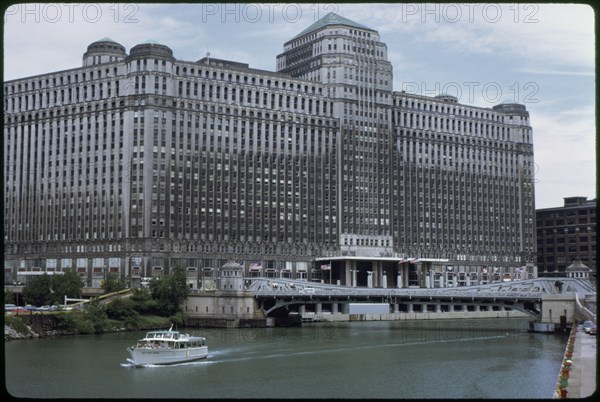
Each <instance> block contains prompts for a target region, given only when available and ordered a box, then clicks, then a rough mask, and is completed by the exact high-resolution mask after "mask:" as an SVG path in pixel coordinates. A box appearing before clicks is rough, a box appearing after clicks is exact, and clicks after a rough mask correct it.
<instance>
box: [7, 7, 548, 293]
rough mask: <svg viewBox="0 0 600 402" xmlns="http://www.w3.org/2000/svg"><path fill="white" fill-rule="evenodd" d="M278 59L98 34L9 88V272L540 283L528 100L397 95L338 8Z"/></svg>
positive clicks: (372, 34)
mask: <svg viewBox="0 0 600 402" xmlns="http://www.w3.org/2000/svg"><path fill="white" fill-rule="evenodd" d="M277 70H278V71H277V72H271V71H264V70H257V69H253V68H250V67H249V66H248V65H247V64H243V63H239V62H232V61H226V60H219V59H214V58H203V59H201V60H198V61H183V60H178V59H176V58H175V57H174V56H173V54H172V51H171V49H170V48H169V47H167V46H165V45H162V44H159V43H156V42H146V43H143V44H139V45H137V46H134V47H133V48H131V49H130V51H129V53H127V52H126V50H125V48H124V47H123V46H122V45H120V44H118V43H116V42H114V41H112V40H110V39H102V40H100V41H97V42H94V43H92V44H91V45H89V46H88V49H87V51H86V52H85V53H84V55H83V67H80V68H74V69H71V70H65V71H59V72H53V73H48V74H44V75H40V76H34V77H27V78H23V79H18V80H12V81H8V82H5V83H4V95H5V97H4V150H3V151H4V183H5V187H4V189H5V215H4V217H5V220H4V222H5V227H4V229H5V239H4V244H5V279H7V280H15V279H18V280H23V279H24V278H25V279H26V277H27V275H28V274H30V275H35V274H36V273H42V272H50V273H54V272H61V271H65V270H76V271H77V272H79V273H80V274H81V276H82V277H83V278H84V280H85V282H86V284H87V285H88V286H92V287H95V286H98V284H99V283H100V282H101V281H102V279H103V278H104V277H105V276H106V275H107V273H114V274H120V275H123V276H125V277H127V278H129V279H130V280H131V281H132V283H133V284H135V283H136V282H137V281H138V280H139V278H143V277H149V276H160V275H163V274H165V273H166V272H168V271H169V269H170V267H172V266H174V265H175V264H177V263H180V264H182V265H183V266H184V267H186V268H187V270H188V276H189V278H190V283H191V284H192V286H194V287H195V286H198V283H199V280H202V278H203V277H204V276H205V275H210V272H211V269H214V268H219V267H221V266H222V265H223V264H224V263H225V262H226V261H229V260H231V259H235V260H236V261H238V262H240V263H241V264H242V266H243V267H244V269H245V275H249V276H251V275H265V276H283V277H293V278H306V279H309V280H321V279H322V280H324V281H326V282H328V281H330V280H331V281H332V282H334V283H336V282H337V281H339V282H340V283H341V284H347V285H359V286H362V285H366V284H367V283H368V281H372V283H373V285H374V286H382V285H383V284H384V283H387V286H398V285H399V283H398V281H400V282H401V283H400V285H402V286H463V285H467V284H474V283H486V282H489V281H494V280H496V281H497V280H502V279H507V278H515V277H523V278H524V277H533V276H536V275H537V273H536V267H535V243H534V213H535V207H534V189H533V180H532V179H533V177H532V173H533V171H532V169H531V166H532V164H533V139H532V132H531V127H530V125H529V113H528V112H527V111H526V109H525V107H524V106H523V105H520V104H511V103H504V104H499V105H496V106H494V107H492V108H480V107H473V106H468V105H463V104H459V103H457V99H456V98H454V97H452V96H449V95H444V94H440V95H439V96H436V97H427V96H420V95H414V94H409V93H405V92H394V91H393V89H392V81H393V80H392V66H391V64H390V62H389V61H388V60H387V47H386V45H385V44H384V43H383V42H381V41H380V38H379V34H378V32H377V31H375V30H373V29H371V28H368V27H365V26H363V25H360V24H357V23H355V22H353V21H350V20H348V19H346V18H343V17H341V16H338V15H336V14H333V13H331V14H328V15H327V16H325V17H324V18H322V19H321V20H319V21H318V22H316V23H314V24H313V25H311V26H310V27H308V28H307V29H305V30H304V31H302V32H301V33H300V34H298V35H297V36H296V37H294V38H293V39H291V40H290V41H288V42H286V43H285V44H284V50H283V53H282V54H280V55H278V56H277ZM212 272H214V270H213V271H212Z"/></svg>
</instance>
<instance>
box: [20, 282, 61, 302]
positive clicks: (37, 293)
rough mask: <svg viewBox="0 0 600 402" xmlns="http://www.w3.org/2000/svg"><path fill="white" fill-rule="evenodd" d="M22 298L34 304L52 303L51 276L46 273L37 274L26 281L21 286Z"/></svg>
mask: <svg viewBox="0 0 600 402" xmlns="http://www.w3.org/2000/svg"><path fill="white" fill-rule="evenodd" d="M23 300H25V303H28V304H32V305H34V306H45V305H48V304H54V295H53V294H52V278H51V277H50V276H49V275H47V274H44V275H38V276H35V277H33V278H31V279H30V280H29V281H27V284H26V285H25V286H24V287H23Z"/></svg>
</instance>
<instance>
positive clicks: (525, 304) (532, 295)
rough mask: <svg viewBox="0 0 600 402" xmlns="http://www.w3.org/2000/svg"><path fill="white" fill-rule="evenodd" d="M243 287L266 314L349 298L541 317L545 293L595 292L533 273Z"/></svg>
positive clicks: (342, 303) (334, 305) (403, 308)
mask: <svg viewBox="0 0 600 402" xmlns="http://www.w3.org/2000/svg"><path fill="white" fill-rule="evenodd" d="M246 290H247V291H251V292H253V293H254V294H255V297H256V298H257V299H258V301H259V304H260V308H261V309H262V311H263V312H264V313H265V315H267V316H278V315H283V314H288V313H289V312H290V311H297V312H298V313H300V314H302V313H305V312H306V311H307V310H306V309H307V308H308V309H309V311H311V310H314V313H316V314H320V313H322V312H323V308H324V306H325V307H329V309H330V310H329V311H330V312H331V313H334V314H335V313H346V314H347V313H348V312H349V310H348V306H349V304H351V303H380V304H388V305H389V313H401V312H405V313H413V312H450V311H461V312H467V311H511V310H516V311H521V312H524V313H526V314H528V315H530V316H531V317H533V318H534V319H536V320H540V319H541V318H542V300H543V299H547V298H548V297H549V296H557V297H559V298H560V297H561V296H573V297H574V298H576V297H577V295H585V294H594V295H595V292H596V288H595V287H594V285H593V284H592V283H591V282H589V281H588V280H585V279H578V278H536V279H527V280H521V281H509V282H495V283H490V284H485V285H478V286H467V287H451V288H364V287H351V286H340V285H329V284H322V283H315V282H307V281H302V280H293V279H284V278H277V279H275V278H247V279H246ZM578 304H580V303H579V301H578ZM338 308H341V311H339V310H338Z"/></svg>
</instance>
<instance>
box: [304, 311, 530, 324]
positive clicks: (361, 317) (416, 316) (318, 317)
mask: <svg viewBox="0 0 600 402" xmlns="http://www.w3.org/2000/svg"><path fill="white" fill-rule="evenodd" d="M525 317H529V316H528V315H527V314H525V313H523V312H520V311H468V312H466V311H465V312H463V311H448V312H425V313H388V314H342V313H335V314H331V313H322V314H316V313H311V312H307V313H305V314H303V315H302V320H303V321H304V322H310V321H396V320H456V319H470V318H525Z"/></svg>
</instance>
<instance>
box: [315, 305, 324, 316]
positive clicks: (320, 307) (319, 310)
mask: <svg viewBox="0 0 600 402" xmlns="http://www.w3.org/2000/svg"><path fill="white" fill-rule="evenodd" d="M315 313H316V314H323V303H316V304H315Z"/></svg>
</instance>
